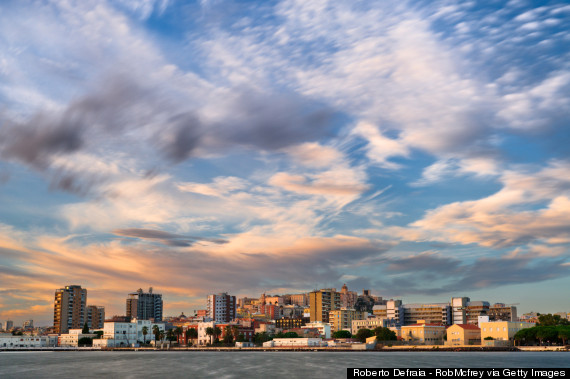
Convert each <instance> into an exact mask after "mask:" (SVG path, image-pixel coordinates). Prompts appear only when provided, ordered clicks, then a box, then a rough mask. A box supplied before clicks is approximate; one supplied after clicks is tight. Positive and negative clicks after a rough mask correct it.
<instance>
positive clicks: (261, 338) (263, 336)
mask: <svg viewBox="0 0 570 379" xmlns="http://www.w3.org/2000/svg"><path fill="white" fill-rule="evenodd" d="M271 340H272V338H271V337H270V336H269V334H267V332H262V333H255V336H254V341H255V343H256V344H258V345H261V344H262V343H264V342H267V341H271Z"/></svg>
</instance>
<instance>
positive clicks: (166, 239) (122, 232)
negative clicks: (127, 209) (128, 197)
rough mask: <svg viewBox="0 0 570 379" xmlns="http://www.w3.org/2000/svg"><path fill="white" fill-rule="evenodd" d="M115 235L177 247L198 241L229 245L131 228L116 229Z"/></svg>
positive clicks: (211, 239)
mask: <svg viewBox="0 0 570 379" xmlns="http://www.w3.org/2000/svg"><path fill="white" fill-rule="evenodd" d="M113 233H114V234H116V235H119V236H125V237H134V238H140V239H144V240H158V241H159V242H161V243H163V244H165V245H169V246H177V247H188V246H192V245H194V243H196V242H197V241H204V242H211V243H214V244H218V245H219V244H224V243H228V241H227V240H224V239H221V238H206V237H197V236H187V235H181V234H174V233H169V232H165V231H161V230H151V229H140V228H129V229H115V230H113Z"/></svg>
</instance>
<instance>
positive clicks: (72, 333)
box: [57, 329, 97, 347]
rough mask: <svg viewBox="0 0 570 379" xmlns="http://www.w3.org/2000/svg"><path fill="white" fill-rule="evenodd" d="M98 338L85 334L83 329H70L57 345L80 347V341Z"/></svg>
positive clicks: (59, 339) (62, 335) (94, 335)
mask: <svg viewBox="0 0 570 379" xmlns="http://www.w3.org/2000/svg"><path fill="white" fill-rule="evenodd" d="M96 336H97V335H96V334H83V333H81V329H69V333H67V334H61V335H60V336H59V338H58V342H57V345H58V346H61V347H78V346H79V340H80V339H82V338H84V337H87V338H94V337H96Z"/></svg>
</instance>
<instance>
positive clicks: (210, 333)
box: [206, 326, 214, 345]
mask: <svg viewBox="0 0 570 379" xmlns="http://www.w3.org/2000/svg"><path fill="white" fill-rule="evenodd" d="M206 335H208V336H210V345H211V344H212V336H213V335H214V328H212V327H211V326H208V327H207V328H206Z"/></svg>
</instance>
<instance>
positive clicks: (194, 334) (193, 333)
mask: <svg viewBox="0 0 570 379" xmlns="http://www.w3.org/2000/svg"><path fill="white" fill-rule="evenodd" d="M195 338H198V331H197V330H196V329H194V328H188V329H186V339H191V340H194V339H195Z"/></svg>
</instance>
